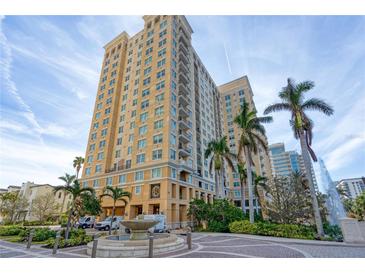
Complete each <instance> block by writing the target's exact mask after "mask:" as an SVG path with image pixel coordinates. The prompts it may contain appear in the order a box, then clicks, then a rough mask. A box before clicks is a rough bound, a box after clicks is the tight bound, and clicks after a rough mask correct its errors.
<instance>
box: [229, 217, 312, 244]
mask: <svg viewBox="0 0 365 274" xmlns="http://www.w3.org/2000/svg"><path fill="white" fill-rule="evenodd" d="M229 230H230V232H232V233H247V234H254V235H263V236H274V237H285V238H296V239H307V240H314V239H315V235H316V231H315V229H314V228H313V227H311V226H305V225H295V224H275V223H268V222H257V223H253V224H251V223H250V222H249V221H247V220H244V221H236V222H233V223H231V224H230V225H229Z"/></svg>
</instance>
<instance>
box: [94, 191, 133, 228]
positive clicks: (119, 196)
mask: <svg viewBox="0 0 365 274" xmlns="http://www.w3.org/2000/svg"><path fill="white" fill-rule="evenodd" d="M103 197H110V198H112V199H113V210H112V218H111V220H110V227H109V235H110V234H111V233H112V227H113V219H114V214H115V204H116V203H117V201H123V202H124V204H125V205H127V203H128V201H127V200H126V199H125V197H126V198H131V193H130V192H128V191H124V190H123V189H122V188H119V187H115V188H113V187H112V186H107V187H106V188H105V189H104V193H103V194H102V195H101V196H100V199H101V198H103Z"/></svg>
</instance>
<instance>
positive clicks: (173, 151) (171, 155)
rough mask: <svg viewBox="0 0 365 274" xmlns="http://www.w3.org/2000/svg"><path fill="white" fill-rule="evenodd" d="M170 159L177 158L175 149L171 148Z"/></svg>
mask: <svg viewBox="0 0 365 274" xmlns="http://www.w3.org/2000/svg"><path fill="white" fill-rule="evenodd" d="M170 159H171V160H176V151H175V150H174V149H170Z"/></svg>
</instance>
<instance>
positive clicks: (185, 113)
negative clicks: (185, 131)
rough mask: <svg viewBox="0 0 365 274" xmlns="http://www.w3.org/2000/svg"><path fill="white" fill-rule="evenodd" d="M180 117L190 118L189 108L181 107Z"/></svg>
mask: <svg viewBox="0 0 365 274" xmlns="http://www.w3.org/2000/svg"><path fill="white" fill-rule="evenodd" d="M179 116H180V117H189V110H188V108H187V107H183V106H181V105H179Z"/></svg>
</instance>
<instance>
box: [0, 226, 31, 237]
mask: <svg viewBox="0 0 365 274" xmlns="http://www.w3.org/2000/svg"><path fill="white" fill-rule="evenodd" d="M24 229H25V228H24V227H22V226H19V225H7V226H0V236H16V235H19V233H21V232H22V231H24Z"/></svg>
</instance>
